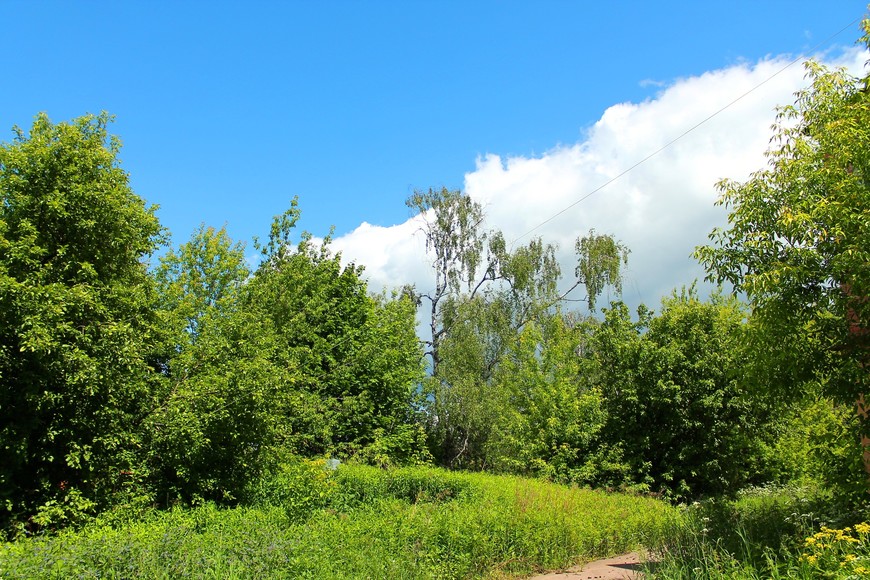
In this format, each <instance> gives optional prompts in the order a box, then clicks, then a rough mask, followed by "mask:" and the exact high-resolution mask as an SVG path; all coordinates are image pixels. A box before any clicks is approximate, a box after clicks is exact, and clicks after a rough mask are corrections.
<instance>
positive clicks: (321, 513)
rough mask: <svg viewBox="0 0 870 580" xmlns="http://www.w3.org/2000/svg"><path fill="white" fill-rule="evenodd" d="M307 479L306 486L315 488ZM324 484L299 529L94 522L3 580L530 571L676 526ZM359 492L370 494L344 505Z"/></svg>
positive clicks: (405, 478) (477, 498) (413, 477)
mask: <svg viewBox="0 0 870 580" xmlns="http://www.w3.org/2000/svg"><path fill="white" fill-rule="evenodd" d="M310 466H311V467H312V468H314V469H317V467H316V465H315V464H310ZM319 473H323V472H322V471H320V472H319ZM306 477H307V476H306ZM318 477H319V476H318ZM303 479H305V478H303ZM315 480H316V478H315V479H314V480H313V479H305V481H304V482H302V483H301V487H302V488H303V489H304V490H310V491H313V490H315V489H317V485H314V484H313V483H314V481H315ZM297 481H298V479H296V478H295V476H293V477H290V478H289V479H288V483H289V484H291V485H295V483H294V482H297ZM323 486H324V488H330V487H332V486H335V487H334V488H333V491H331V492H329V493H328V496H329V498H330V499H329V501H328V504H329V505H328V506H327V507H326V508H325V509H323V508H319V507H313V506H312V507H313V509H312V510H311V511H310V512H309V513H308V517H306V518H305V519H304V522H303V521H302V520H298V519H293V518H292V517H290V513H289V512H288V510H286V509H284V507H283V506H282V505H274V506H269V505H261V506H258V507H237V508H231V509H218V508H216V507H215V506H214V505H212V504H206V505H203V506H200V507H197V508H192V509H173V510H167V511H161V512H156V511H155V512H152V513H150V514H149V515H148V516H146V517H144V518H142V519H140V520H139V521H135V522H131V523H128V524H124V525H121V526H119V527H111V526H108V525H102V524H101V523H100V522H95V523H93V524H91V525H89V526H86V527H85V528H84V529H82V530H81V531H77V532H72V531H70V532H64V533H62V534H60V535H57V536H54V537H40V538H30V539H25V540H22V541H19V542H16V543H6V544H0V576H3V577H4V578H41V577H79V576H82V577H126V578H167V577H195V578H200V577H237V578H288V577H292V578H333V577H336V578H337V577H340V578H409V579H410V578H483V577H492V576H493V575H498V574H502V575H505V574H526V575H527V574H530V573H532V572H535V571H539V570H543V569H554V568H561V567H565V566H568V565H570V564H573V563H575V562H577V561H583V560H588V559H591V558H594V557H599V556H607V555H612V554H616V553H620V552H622V551H624V550H627V549H631V548H635V547H637V546H638V545H639V544H645V545H648V546H655V545H658V544H659V543H660V542H661V541H662V540H663V539H664V538H663V536H662V534H663V533H664V531H665V530H666V529H669V527H672V526H673V525H675V522H676V520H677V518H678V514H677V512H676V510H675V509H674V508H672V507H670V506H668V505H666V504H664V503H662V502H659V501H656V500H653V499H649V498H641V497H630V496H620V495H608V494H604V493H600V492H593V491H589V490H581V489H576V488H568V487H564V486H558V485H553V484H549V483H545V482H540V481H532V480H525V479H521V478H514V477H496V476H492V475H486V474H468V473H456V472H446V471H442V470H435V469H431V468H429V469H423V468H410V469H400V470H395V471H392V470H379V469H374V468H367V467H365V466H347V465H342V466H341V467H339V468H338V471H337V472H335V474H334V475H330V476H328V477H327V478H326V479H325V480H324V481H323ZM357 492H360V493H363V494H366V495H365V497H364V498H363V497H359V496H356V500H355V501H354V502H348V501H347V498H348V497H351V496H353V494H355V493H357ZM305 493H309V492H308V491H306V492H305ZM291 495H293V494H291ZM303 497H311V495H310V494H309V495H307V496H303ZM315 503H316V502H315Z"/></svg>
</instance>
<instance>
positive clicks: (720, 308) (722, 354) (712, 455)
mask: <svg viewBox="0 0 870 580" xmlns="http://www.w3.org/2000/svg"><path fill="white" fill-rule="evenodd" d="M639 314H640V316H639V320H638V321H637V322H631V320H630V317H629V314H628V310H627V308H626V307H625V305H623V304H621V303H615V304H614V305H613V307H612V308H611V309H609V310H608V311H607V312H606V314H605V319H604V322H603V323H602V324H601V326H600V327H599V328H598V329H597V330H596V331H595V333H594V335H593V337H592V341H591V345H590V346H591V348H590V355H591V356H592V358H593V360H594V362H595V365H594V367H593V369H594V374H592V375H591V380H592V381H593V384H595V385H596V386H597V387H598V388H599V389H600V391H601V393H602V395H603V397H604V408H605V410H606V414H607V420H606V425H605V427H604V429H603V430H602V432H601V436H602V439H603V440H604V441H605V442H610V443H611V444H612V443H619V444H620V448H621V449H622V451H623V453H624V461H625V462H626V463H627V466H628V470H629V471H628V473H629V477H630V478H631V479H632V480H633V481H634V482H635V483H638V484H643V485H647V486H649V488H650V489H652V490H653V491H664V492H665V493H666V494H667V495H670V496H672V497H696V496H699V495H716V494H721V493H725V492H728V491H733V490H736V489H739V488H740V487H741V486H743V485H745V484H747V483H758V482H759V481H761V480H763V479H764V478H765V476H766V472H765V466H764V465H763V464H762V463H763V458H764V457H765V453H764V443H765V439H766V438H765V437H764V436H762V435H761V434H763V433H764V426H765V425H766V421H768V420H769V418H770V417H769V415H768V413H767V409H766V408H765V407H764V406H763V405H759V404H758V400H757V399H756V398H755V397H754V393H753V390H752V389H751V387H750V386H748V385H746V384H745V383H744V381H743V379H744V366H745V349H744V348H743V345H744V343H745V335H746V331H745V322H744V321H745V316H746V315H745V313H744V311H743V309H742V308H741V306H740V304H739V303H738V302H737V301H736V299H733V298H728V299H726V298H722V297H720V296H714V297H713V299H712V300H711V301H710V302H701V301H700V300H698V298H697V296H695V295H694V293H693V292H692V291H689V292H683V293H682V294H679V295H678V294H674V295H673V296H672V297H670V298H667V299H665V300H663V302H662V312H661V314H660V315H658V316H653V314H652V313H651V312H650V311H648V310H646V309H645V308H643V307H642V308H641V309H640V312H639ZM767 443H769V441H767Z"/></svg>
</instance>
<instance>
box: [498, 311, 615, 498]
mask: <svg viewBox="0 0 870 580" xmlns="http://www.w3.org/2000/svg"><path fill="white" fill-rule="evenodd" d="M571 322H572V321H570V320H567V319H566V317H564V316H562V315H553V316H549V317H542V318H541V319H540V320H539V321H538V322H534V323H530V324H528V325H527V326H526V327H525V328H523V329H522V330H521V331H520V336H519V337H518V339H517V340H516V341H514V342H513V343H512V344H511V346H510V348H509V351H508V354H507V356H506V357H505V360H504V362H503V363H502V365H501V366H500V367H499V370H498V373H497V377H496V384H497V385H498V388H499V389H501V390H503V391H504V392H505V397H506V400H505V402H504V405H503V406H502V408H501V409H499V411H500V413H501V415H500V417H499V418H498V420H497V421H496V422H495V425H496V435H495V437H494V438H493V439H494V440H493V441H492V443H491V444H490V448H489V454H490V455H491V456H492V459H491V461H492V464H493V467H494V468H496V469H499V470H504V471H508V472H513V473H523V474H533V475H538V476H543V477H546V478H548V479H551V480H556V481H562V482H576V483H591V482H592V481H594V480H595V479H596V476H598V469H599V465H597V463H596V461H595V460H596V459H598V457H599V456H598V453H597V452H598V451H599V446H600V444H601V443H602V442H601V441H600V440H599V439H598V435H599V432H600V431H601V429H602V428H603V427H604V423H605V414H604V409H603V404H602V399H601V396H600V393H599V392H598V391H597V390H596V389H594V388H588V387H587V386H585V385H584V383H583V381H582V379H581V377H582V373H583V368H582V359H581V358H580V357H579V356H578V349H579V345H580V342H581V340H582V338H583V337H582V334H581V328H580V326H579V325H577V324H571Z"/></svg>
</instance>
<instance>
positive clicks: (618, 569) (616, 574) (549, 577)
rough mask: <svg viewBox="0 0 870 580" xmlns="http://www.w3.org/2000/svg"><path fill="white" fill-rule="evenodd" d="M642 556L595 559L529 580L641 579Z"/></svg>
mask: <svg viewBox="0 0 870 580" xmlns="http://www.w3.org/2000/svg"><path fill="white" fill-rule="evenodd" d="M641 562H643V560H642V559H641V556H640V555H639V554H638V553H637V552H631V553H628V554H623V555H622V556H616V557H615V558H607V559H606V560H595V561H593V562H589V563H588V564H585V565H584V566H582V567H579V566H578V567H576V568H571V569H570V570H566V571H565V572H550V573H549V574H544V575H542V576H534V577H532V578H530V579H529V580H544V579H546V580H599V579H600V580H641V579H642V578H643V577H644V574H643V572H641V571H640V568H641Z"/></svg>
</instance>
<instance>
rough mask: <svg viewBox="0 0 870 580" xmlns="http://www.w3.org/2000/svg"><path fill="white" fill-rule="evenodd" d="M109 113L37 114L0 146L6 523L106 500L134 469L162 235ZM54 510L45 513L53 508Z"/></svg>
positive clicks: (0, 457) (1, 461) (0, 443)
mask: <svg viewBox="0 0 870 580" xmlns="http://www.w3.org/2000/svg"><path fill="white" fill-rule="evenodd" d="M110 121H111V119H110V117H109V116H108V115H107V114H105V113H104V114H101V115H98V116H93V115H87V116H84V117H81V118H78V119H76V120H74V121H72V122H70V123H59V124H53V123H52V122H51V121H50V120H49V119H48V117H47V116H46V115H44V114H40V115H38V116H37V117H36V119H35V121H34V123H33V127H32V128H31V130H30V132H29V133H25V132H24V131H22V130H20V129H18V128H16V129H15V138H14V140H13V141H12V142H11V143H7V144H3V145H2V146H0V499H2V504H0V505H2V509H3V510H4V513H5V516H6V517H23V516H25V515H32V514H34V512H35V511H36V510H37V509H39V507H40V506H42V512H41V514H40V516H41V517H37V518H36V519H35V520H34V521H39V522H43V523H46V522H47V520H48V519H50V518H51V517H55V518H61V519H62V518H63V514H64V513H73V512H75V511H76V509H79V508H80V509H85V510H86V509H87V508H89V507H94V506H96V505H98V504H105V502H106V501H108V498H109V497H110V496H111V495H112V494H113V493H115V492H116V491H118V490H120V489H123V487H124V485H125V484H126V483H128V480H129V479H130V478H135V477H137V474H136V472H137V469H138V465H139V464H138V461H139V451H138V449H139V435H138V426H139V425H140V423H141V421H142V420H143V417H144V416H145V415H146V414H147V412H148V410H149V409H150V408H151V404H152V402H153V401H152V395H153V392H154V381H155V380H156V379H157V375H156V373H154V372H153V371H154V366H155V364H156V361H155V360H154V357H153V354H154V353H153V351H152V345H153V344H154V343H156V342H157V337H158V335H159V330H158V328H157V326H156V325H155V324H154V322H155V320H154V316H153V311H152V309H151V305H152V302H153V288H152V284H151V282H150V279H149V277H148V275H147V272H146V266H145V263H144V261H145V260H146V258H147V257H148V255H149V254H150V253H151V252H152V251H153V250H154V249H155V248H156V246H157V244H158V243H159V241H160V239H161V228H160V225H159V223H158V221H157V218H156V217H155V215H154V208H153V207H147V206H146V205H145V202H144V201H143V200H142V199H141V198H140V197H138V196H137V195H136V194H135V193H134V192H133V191H132V190H131V189H130V186H129V184H128V177H127V174H126V173H125V172H124V171H123V170H122V169H121V167H120V165H119V162H118V151H119V149H120V142H119V140H118V139H117V138H116V137H113V136H110V135H109V134H108V132H107V125H108V123H109V122H110ZM52 513H53V514H54V516H51V515H50V514H52Z"/></svg>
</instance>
